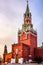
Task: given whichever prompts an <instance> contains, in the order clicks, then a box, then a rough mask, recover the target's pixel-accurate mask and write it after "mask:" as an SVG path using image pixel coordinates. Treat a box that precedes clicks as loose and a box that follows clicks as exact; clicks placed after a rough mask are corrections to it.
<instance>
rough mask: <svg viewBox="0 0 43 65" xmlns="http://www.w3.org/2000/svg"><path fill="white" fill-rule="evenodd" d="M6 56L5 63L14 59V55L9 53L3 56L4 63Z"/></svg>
mask: <svg viewBox="0 0 43 65" xmlns="http://www.w3.org/2000/svg"><path fill="white" fill-rule="evenodd" d="M4 56H5V62H6V61H7V62H8V61H9V60H10V59H11V58H12V53H7V54H5V55H3V62H4Z"/></svg>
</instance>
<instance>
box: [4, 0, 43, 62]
mask: <svg viewBox="0 0 43 65" xmlns="http://www.w3.org/2000/svg"><path fill="white" fill-rule="evenodd" d="M23 22H24V23H23V24H22V29H21V30H18V43H16V44H12V51H11V52H10V53H7V46H6V45H5V48H4V54H3V62H5V61H7V62H8V61H9V60H11V58H14V59H15V60H16V61H15V62H16V63H18V59H19V58H23V61H28V60H29V55H31V59H32V60H34V58H35V57H36V56H40V57H41V58H42V60H43V45H42V47H37V31H35V30H34V28H33V24H32V17H31V12H30V10H29V6H28V1H27V7H26V11H25V13H24V21H23Z"/></svg>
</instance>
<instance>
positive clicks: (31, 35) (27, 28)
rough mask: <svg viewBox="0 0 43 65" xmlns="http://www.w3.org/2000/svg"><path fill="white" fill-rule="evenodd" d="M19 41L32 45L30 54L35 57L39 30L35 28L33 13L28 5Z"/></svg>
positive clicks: (19, 32)
mask: <svg viewBox="0 0 43 65" xmlns="http://www.w3.org/2000/svg"><path fill="white" fill-rule="evenodd" d="M18 43H19V44H20V43H23V44H26V45H28V46H30V55H32V59H33V58H34V49H35V48H37V32H36V31H35V30H34V29H33V24H32V18H31V13H30V10H29V7H28V1H27V8H26V12H25V13H24V24H23V25H22V30H18Z"/></svg>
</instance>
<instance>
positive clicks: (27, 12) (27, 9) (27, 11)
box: [25, 0, 29, 15]
mask: <svg viewBox="0 0 43 65" xmlns="http://www.w3.org/2000/svg"><path fill="white" fill-rule="evenodd" d="M25 14H26V15H27V14H29V6H28V0H27V7H26V12H25Z"/></svg>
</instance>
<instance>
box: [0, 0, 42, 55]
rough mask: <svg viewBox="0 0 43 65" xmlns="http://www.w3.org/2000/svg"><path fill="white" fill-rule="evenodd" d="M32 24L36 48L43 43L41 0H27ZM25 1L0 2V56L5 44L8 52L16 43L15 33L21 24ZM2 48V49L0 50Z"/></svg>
mask: <svg viewBox="0 0 43 65" xmlns="http://www.w3.org/2000/svg"><path fill="white" fill-rule="evenodd" d="M28 4H29V9H30V12H31V14H32V23H33V26H34V29H35V30H37V33H38V35H37V36H38V46H41V43H42V42H43V18H42V17H43V0H29V3H28ZM26 5H27V3H26V0H0V54H3V48H4V45H5V44H6V45H7V47H8V52H9V51H11V44H13V43H14V42H17V31H18V28H21V26H22V24H23V22H24V21H23V19H24V18H23V16H24V13H25V10H26ZM2 46H3V48H2Z"/></svg>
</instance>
